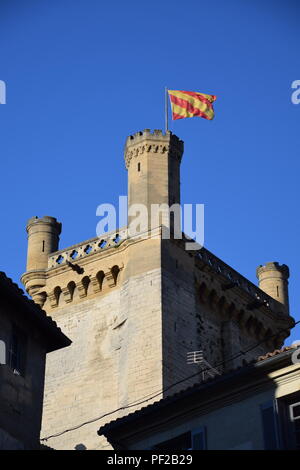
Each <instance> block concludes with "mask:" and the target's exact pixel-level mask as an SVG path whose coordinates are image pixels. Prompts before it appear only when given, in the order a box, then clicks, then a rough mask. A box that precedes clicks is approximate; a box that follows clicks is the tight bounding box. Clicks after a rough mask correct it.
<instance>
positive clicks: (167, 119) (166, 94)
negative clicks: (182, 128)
mask: <svg viewBox="0 0 300 470" xmlns="http://www.w3.org/2000/svg"><path fill="white" fill-rule="evenodd" d="M165 128H166V132H167V131H168V130H169V116H168V88H167V87H165Z"/></svg>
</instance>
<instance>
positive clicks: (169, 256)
mask: <svg viewBox="0 0 300 470" xmlns="http://www.w3.org/2000/svg"><path fill="white" fill-rule="evenodd" d="M182 152H183V143H182V142H181V141H180V140H179V139H178V138H177V137H176V136H174V135H173V134H172V133H171V132H167V133H166V134H163V133H162V132H161V131H154V133H151V132H150V131H149V130H145V131H143V132H139V133H137V134H135V135H134V136H130V137H129V138H128V139H127V142H126V146H125V162H126V167H127V169H128V191H129V211H130V208H131V207H132V205H134V204H140V203H143V204H144V205H145V206H146V207H147V208H150V206H151V204H160V203H161V204H168V205H172V204H174V203H175V204H176V203H179V202H180V178H179V169H180V162H181V157H182ZM129 215H130V214H129ZM167 215H168V214H167V212H166V211H165V210H164V211H163V215H162V218H161V220H160V223H159V225H158V226H153V225H152V227H151V228H149V226H148V229H147V230H148V236H147V237H144V236H143V237H142V236H141V237H139V236H134V237H131V236H130V235H129V234H128V230H127V227H125V228H122V229H118V230H116V231H113V232H111V233H106V234H103V236H101V237H99V238H98V237H95V238H92V239H89V240H87V241H84V242H81V243H78V244H76V245H74V246H71V247H68V248H65V249H60V250H59V251H55V250H57V248H58V247H57V241H58V235H59V232H60V225H59V224H58V222H57V221H56V219H52V218H48V217H47V218H46V217H43V219H34V220H35V221H34V222H32V220H33V219H30V220H31V222H29V224H28V230H29V232H30V230H31V226H32V227H40V226H41V230H37V232H32V233H37V234H38V233H40V232H42V227H44V225H45V223H46V222H47V221H48V222H49V227H51V229H50V228H49V227H48V226H47V227H48V228H47V230H48V232H47V233H49V234H51V235H49V238H46V237H45V238H43V236H41V235H34V236H35V237H37V238H34V239H33V238H32V240H36V242H34V243H33V244H32V245H31V247H30V250H29V257H30V258H31V259H32V260H35V259H37V260H39V259H40V257H41V260H40V261H35V262H34V263H36V264H34V263H33V264H32V263H31V261H30V263H29V264H28V269H29V271H27V273H25V274H24V275H23V276H22V280H23V282H24V285H25V287H26V288H27V290H28V292H29V293H31V295H33V298H34V299H35V300H36V301H37V302H39V303H40V304H42V303H43V302H44V304H43V308H44V309H45V310H46V312H47V313H49V314H51V316H52V317H53V318H54V320H55V321H56V322H57V323H58V325H59V326H60V327H61V328H62V330H63V331H64V333H65V334H66V335H67V336H68V337H69V338H70V339H71V340H72V345H71V346H70V347H69V348H67V349H66V350H62V351H56V352H53V353H51V354H50V355H49V357H48V359H47V370H46V394H45V407H44V417H43V430H42V437H49V436H54V437H49V439H48V441H47V445H49V446H50V447H54V448H57V449H74V448H75V447H76V446H79V445H81V446H82V445H84V446H85V447H86V448H88V449H98V448H107V446H108V444H107V443H106V442H104V441H102V442H101V443H100V442H99V437H98V435H97V430H98V429H99V427H100V426H101V425H102V424H104V423H105V422H106V421H110V420H112V419H115V418H117V417H118V416H120V415H121V414H126V413H127V412H128V411H132V410H133V409H134V408H139V407H141V406H144V405H145V404H149V403H150V402H151V401H154V400H158V399H159V398H161V397H163V396H165V395H166V394H172V393H174V392H176V391H178V390H180V389H182V388H185V387H187V386H189V385H191V384H193V383H195V382H199V381H200V380H201V377H202V375H201V373H200V370H201V369H200V367H199V364H189V365H188V364H187V353H188V352H191V351H199V350H201V351H202V352H203V356H204V358H205V360H206V361H207V362H208V363H209V364H210V365H211V366H213V367H214V368H216V369H217V370H218V372H220V373H222V372H223V371H225V370H227V369H231V368H232V367H235V366H238V365H241V364H242V360H243V359H244V360H251V359H252V358H253V357H257V356H259V355H261V354H264V353H266V352H267V351H269V350H270V349H273V348H275V347H279V346H281V345H282V343H283V341H284V339H285V337H286V336H288V331H287V330H288V329H289V328H290V327H291V326H292V325H293V319H292V318H291V317H290V316H289V315H288V314H287V312H286V310H285V308H284V306H283V304H282V303H280V302H279V301H277V300H275V299H274V298H273V297H272V296H270V295H268V293H265V292H264V291H263V290H261V289H259V288H258V287H257V286H255V285H254V284H252V283H251V282H250V281H248V280H247V279H245V278H244V277H243V276H242V275H240V274H239V273H238V272H237V271H235V270H234V269H232V268H231V267H230V266H228V265H227V264H226V263H224V262H223V261H221V260H220V259H219V258H217V257H216V256H215V255H213V254H212V253H210V252H209V251H208V250H206V249H205V248H202V249H201V250H190V251H188V250H186V244H185V240H184V239H173V238H172V237H171V239H165V238H163V236H162V234H163V225H162V224H164V222H165V218H166V217H167ZM129 220H130V218H129ZM30 233H31V232H30ZM30 236H31V235H30ZM30 240H31V239H30V237H29V243H30ZM44 240H45V245H44V246H45V248H44V249H45V250H47V251H43V244H42V245H41V241H42V242H43V241H44ZM50 240H51V242H50ZM46 242H47V243H46ZM52 243H53V244H52ZM41 246H42V249H41ZM44 253H47V255H45V254H44ZM34 276H35V277H34ZM34 279H35V280H34ZM258 342H259V343H260V344H259V345H257V343H258ZM253 345H256V346H255V348H253ZM241 350H243V351H245V350H249V351H248V352H247V353H246V354H244V355H243V356H242V357H241V356H237V355H238V353H239V352H240V351H241ZM233 357H235V359H233ZM146 400H148V401H146ZM114 410H118V411H114ZM112 412H114V413H112ZM105 415H106V416H105ZM83 423H85V424H84V425H83Z"/></svg>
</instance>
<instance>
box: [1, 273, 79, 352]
mask: <svg viewBox="0 0 300 470" xmlns="http://www.w3.org/2000/svg"><path fill="white" fill-rule="evenodd" d="M0 292H1V297H2V299H3V298H5V297H10V298H11V299H13V300H14V301H15V302H18V303H20V304H21V305H22V310H21V311H20V313H19V310H16V313H17V314H20V315H21V312H22V313H23V314H25V313H26V314H30V318H29V319H30V320H31V321H32V322H33V323H34V324H35V325H36V326H37V327H38V328H39V329H40V330H42V331H43V332H44V336H45V342H46V344H47V352H50V351H54V350H56V349H60V348H63V347H65V346H69V345H70V344H71V340H70V339H69V338H67V336H65V335H64V334H63V332H62V331H61V329H60V328H59V327H58V326H57V324H56V322H55V321H54V320H52V318H51V317H50V316H48V315H47V314H46V312H45V311H44V310H42V309H41V308H40V307H39V306H38V305H37V304H36V303H35V302H34V301H33V300H31V299H29V298H28V297H27V296H26V295H25V294H24V292H23V290H22V289H20V287H19V286H18V285H17V284H16V283H15V282H13V280H12V279H10V278H9V277H7V276H6V274H5V273H4V272H3V271H0Z"/></svg>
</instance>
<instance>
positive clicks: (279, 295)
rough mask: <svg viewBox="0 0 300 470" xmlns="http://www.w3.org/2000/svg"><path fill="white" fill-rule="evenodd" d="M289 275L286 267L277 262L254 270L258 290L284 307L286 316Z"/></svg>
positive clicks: (287, 310) (287, 311)
mask: <svg viewBox="0 0 300 470" xmlns="http://www.w3.org/2000/svg"><path fill="white" fill-rule="evenodd" d="M289 275H290V272H289V268H288V266H287V265H286V264H282V265H280V264H279V263H277V262H272V263H266V264H265V265H260V266H259V267H258V268H257V270H256V276H257V278H258V281H259V287H260V289H261V290H263V291H264V292H266V294H268V295H269V296H270V297H273V299H275V300H277V301H278V302H280V303H281V304H282V305H284V312H286V313H287V314H288V313H289V293H288V278H289Z"/></svg>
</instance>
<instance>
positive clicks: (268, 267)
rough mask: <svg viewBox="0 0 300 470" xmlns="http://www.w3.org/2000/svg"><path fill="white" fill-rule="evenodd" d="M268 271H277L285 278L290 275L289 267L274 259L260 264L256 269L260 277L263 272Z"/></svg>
mask: <svg viewBox="0 0 300 470" xmlns="http://www.w3.org/2000/svg"><path fill="white" fill-rule="evenodd" d="M268 271H277V272H278V273H281V275H282V278H283V279H288V278H289V276H290V271H289V267H288V266H287V265H286V264H279V263H278V262H277V261H272V262H270V263H266V264H264V265H262V264H261V265H260V266H258V268H257V269H256V276H257V277H258V279H259V278H260V277H261V276H262V274H263V273H267V272H268Z"/></svg>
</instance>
